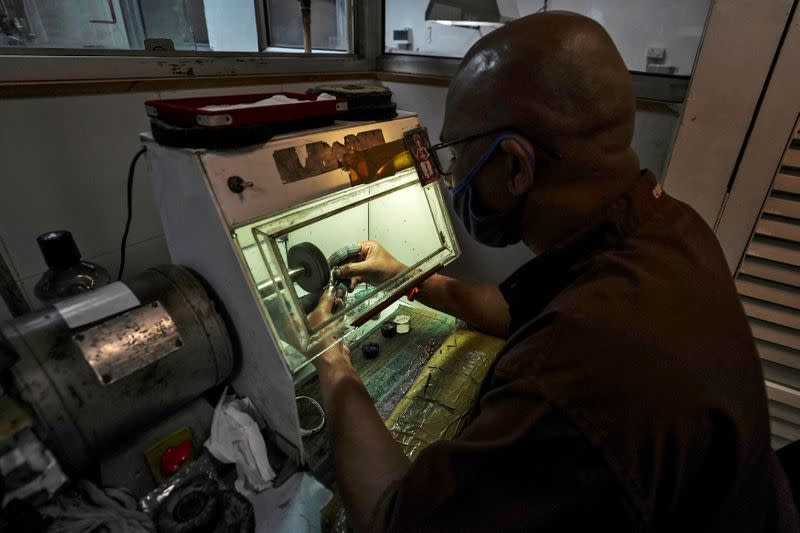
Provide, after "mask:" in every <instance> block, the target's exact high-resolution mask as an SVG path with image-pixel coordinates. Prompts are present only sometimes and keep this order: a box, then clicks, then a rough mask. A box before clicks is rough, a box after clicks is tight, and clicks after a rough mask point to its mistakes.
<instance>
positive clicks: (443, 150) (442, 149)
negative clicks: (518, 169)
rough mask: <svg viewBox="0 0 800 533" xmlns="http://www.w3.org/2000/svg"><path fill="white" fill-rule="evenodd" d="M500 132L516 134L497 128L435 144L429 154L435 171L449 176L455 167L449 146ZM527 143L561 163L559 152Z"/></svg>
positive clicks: (562, 158)
mask: <svg viewBox="0 0 800 533" xmlns="http://www.w3.org/2000/svg"><path fill="white" fill-rule="evenodd" d="M502 132H512V133H516V132H515V131H514V130H513V129H511V128H499V129H496V130H491V131H487V132H485V133H476V134H474V135H467V136H466V137H461V138H460V139H455V140H453V141H448V142H443V143H439V144H435V145H433V146H431V149H430V153H431V155H432V156H433V157H432V159H433V163H434V164H435V165H436V169H437V170H438V171H439V174H441V175H442V176H450V175H451V174H452V173H453V167H454V166H455V162H456V154H455V152H453V150H448V149H449V148H450V147H451V146H454V145H456V144H461V143H465V142H467V141H472V140H475V139H480V138H481V137H486V136H489V135H496V134H498V133H502ZM525 138H526V139H527V140H528V142H530V143H531V144H532V145H533V146H534V147H535V148H538V149H539V150H541V151H542V152H543V153H544V154H545V155H547V156H548V157H551V158H552V159H555V160H557V161H563V160H564V156H563V154H561V152H558V151H556V150H553V149H552V148H548V147H547V146H545V145H543V144H542V143H540V142H538V141H534V140H532V139H528V138H527V137H525ZM443 161H447V165H446V166H445V165H443V164H442V162H443Z"/></svg>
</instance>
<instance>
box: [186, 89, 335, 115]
mask: <svg viewBox="0 0 800 533" xmlns="http://www.w3.org/2000/svg"><path fill="white" fill-rule="evenodd" d="M326 100H336V97H335V96H332V95H330V94H328V93H322V94H320V95H319V96H317V102H323V101H326ZM312 101H313V100H299V99H297V98H292V97H291V96H286V95H285V94H276V95H275V96H270V97H269V98H265V99H264V100H259V101H257V102H250V103H249V104H233V105H207V106H205V107H201V108H200V111H233V110H235V109H249V108H251V107H268V106H271V105H285V104H307V103H309V102H312Z"/></svg>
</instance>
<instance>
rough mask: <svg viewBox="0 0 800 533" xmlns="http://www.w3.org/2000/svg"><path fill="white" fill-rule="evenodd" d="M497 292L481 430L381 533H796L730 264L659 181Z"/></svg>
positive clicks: (441, 456) (428, 475) (390, 504)
mask: <svg viewBox="0 0 800 533" xmlns="http://www.w3.org/2000/svg"><path fill="white" fill-rule="evenodd" d="M501 290H502V291H503V294H504V296H505V298H506V300H507V301H508V304H509V307H510V310H511V317H512V319H511V328H510V331H511V333H512V335H511V337H510V339H509V340H508V343H507V345H506V346H505V348H504V349H503V351H502V352H501V353H500V355H499V356H498V359H497V361H496V363H495V366H494V368H493V370H492V371H491V372H490V374H489V376H488V377H487V379H486V381H485V382H484V385H483V389H482V393H481V396H480V398H479V404H478V405H476V408H475V411H474V416H473V419H472V421H471V423H470V424H469V425H467V427H466V428H465V429H464V431H463V432H462V434H461V435H460V436H459V437H458V438H456V439H454V440H452V441H448V442H445V441H442V442H437V443H435V444H433V445H431V446H429V447H428V448H427V449H425V450H424V451H423V452H422V453H421V454H420V456H419V457H418V458H417V460H416V461H415V462H414V463H413V464H412V466H411V469H410V470H409V471H408V473H407V474H406V476H405V477H404V478H403V479H401V480H399V481H397V482H395V483H394V484H393V485H391V486H390V487H389V488H388V489H387V491H386V492H385V494H384V495H383V496H382V498H381V501H380V504H379V506H378V508H377V509H376V511H375V515H374V519H373V526H374V529H375V530H393V531H421V530H456V531H468V530H479V531H485V530H498V531H506V530H525V531H537V532H540V531H573V530H579V529H585V530H589V528H591V530H593V531H594V530H601V531H694V530H699V531H726V532H731V531H747V532H759V531H797V530H798V526H797V515H796V511H795V510H794V506H793V504H792V503H791V496H790V493H789V492H788V488H787V484H786V479H785V476H784V474H783V472H782V470H781V469H780V467H779V466H778V465H777V463H776V461H775V456H774V453H773V452H772V450H771V449H770V445H769V424H768V415H767V402H766V396H765V390H764V383H763V377H762V374H761V369H760V365H759V361H758V356H757V353H756V350H755V346H754V343H753V339H752V336H751V334H750V330H749V327H748V325H747V322H746V319H745V316H744V313H743V311H742V307H741V304H740V303H739V299H738V296H737V294H736V291H735V289H734V285H733V282H732V279H731V274H730V271H729V270H728V268H727V265H726V262H725V259H724V257H723V254H722V251H721V249H720V247H719V244H718V243H717V240H716V238H715V237H714V235H713V233H712V232H711V230H710V229H709V228H708V226H707V225H706V224H705V223H704V222H703V221H702V219H700V217H699V216H698V215H697V214H696V213H695V212H694V211H693V210H692V209H691V208H690V207H688V206H687V205H685V204H683V203H681V202H679V201H677V200H675V199H673V198H670V197H669V196H668V195H666V194H664V193H663V192H662V191H661V189H660V187H658V186H657V185H656V181H655V179H654V177H653V175H652V174H650V173H649V172H643V173H642V178H641V179H640V180H638V181H637V183H636V184H635V185H634V186H633V187H632V189H631V190H630V191H629V192H628V193H626V194H624V195H622V196H621V197H620V198H618V199H617V200H616V201H615V202H613V203H612V204H610V205H609V206H608V207H607V208H606V209H605V210H604V212H603V214H602V216H600V217H599V218H598V220H597V221H596V223H595V224H592V225H591V227H589V228H587V230H586V231H585V232H582V233H581V234H580V235H578V236H577V237H576V238H574V239H572V240H571V241H570V242H568V243H565V244H564V245H563V246H561V247H559V248H558V249H556V250H553V251H551V252H548V253H546V254H542V255H540V256H539V257H537V258H535V259H534V260H533V261H531V262H530V263H528V264H527V265H525V266H523V267H522V268H521V269H520V270H519V271H517V272H516V273H515V274H514V275H513V276H512V277H511V278H509V280H507V281H506V282H504V283H503V285H501Z"/></svg>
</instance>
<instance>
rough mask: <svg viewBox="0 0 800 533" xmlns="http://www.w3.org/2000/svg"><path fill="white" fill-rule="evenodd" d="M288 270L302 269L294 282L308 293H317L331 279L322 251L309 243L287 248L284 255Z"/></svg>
mask: <svg viewBox="0 0 800 533" xmlns="http://www.w3.org/2000/svg"><path fill="white" fill-rule="evenodd" d="M286 258H287V263H288V265H289V269H290V270H293V269H295V268H298V267H301V268H302V269H303V272H302V274H300V275H299V276H298V277H297V278H296V279H295V282H296V283H297V284H298V285H300V287H301V288H302V289H303V290H304V291H306V292H310V293H319V292H321V291H322V289H323V288H324V287H325V285H327V284H328V282H329V281H330V279H331V271H330V267H329V266H328V260H327V259H325V255H324V254H323V253H322V251H321V250H320V249H319V248H317V247H316V246H314V245H313V244H311V243H310V242H301V243H300V244H296V245H294V246H292V247H291V248H289V252H288V253H287V254H286Z"/></svg>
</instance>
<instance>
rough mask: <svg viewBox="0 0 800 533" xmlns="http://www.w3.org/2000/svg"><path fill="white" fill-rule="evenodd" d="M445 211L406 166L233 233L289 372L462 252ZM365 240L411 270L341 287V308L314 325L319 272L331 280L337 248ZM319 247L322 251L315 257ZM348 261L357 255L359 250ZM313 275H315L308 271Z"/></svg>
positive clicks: (357, 331)
mask: <svg viewBox="0 0 800 533" xmlns="http://www.w3.org/2000/svg"><path fill="white" fill-rule="evenodd" d="M444 212H445V205H444V199H443V198H442V194H441V191H440V189H439V187H438V186H437V185H435V184H434V185H431V186H428V187H424V188H423V187H422V186H421V185H420V183H419V180H418V179H417V175H416V173H415V172H414V171H413V169H408V170H406V171H403V172H401V173H400V174H398V175H396V176H394V177H391V178H386V179H383V180H380V181H377V182H374V183H370V184H366V185H359V186H357V187H353V188H351V189H349V190H346V191H343V192H339V193H335V194H333V195H330V196H328V197H326V198H323V199H320V200H315V201H313V202H309V203H307V204H304V205H302V206H299V207H297V208H295V209H292V210H290V211H288V212H284V213H282V214H279V215H277V216H273V217H270V218H267V219H265V220H262V221H258V222H255V223H253V224H249V225H247V226H244V227H241V228H238V229H237V230H236V231H235V236H236V239H237V241H238V243H239V246H240V247H241V252H242V254H243V256H244V258H245V261H246V263H247V265H248V267H249V269H250V273H251V276H252V279H253V282H254V284H255V286H256V287H257V288H258V290H259V292H260V296H261V298H262V302H263V304H264V310H265V314H266V315H267V317H268V319H269V321H270V323H271V327H272V328H273V331H274V333H275V336H276V338H279V339H280V344H281V350H282V351H283V353H284V357H285V359H286V361H287V365H288V366H289V369H290V371H292V372H296V371H298V370H299V369H300V368H301V367H302V366H304V365H305V363H307V362H308V361H309V360H310V359H312V358H313V357H314V356H316V355H318V354H319V353H320V350H321V348H320V346H318V345H317V344H318V341H319V340H320V339H321V338H323V337H326V338H327V337H328V336H333V337H334V338H339V339H340V338H345V337H346V338H347V339H348V342H350V341H354V340H355V339H357V338H359V337H360V336H361V334H362V333H363V332H364V327H367V326H364V324H365V323H367V322H368V318H369V317H370V316H371V315H373V314H374V313H375V312H376V311H379V310H380V309H381V308H382V307H381V306H382V305H383V304H388V303H391V301H394V300H396V299H397V298H399V297H401V296H402V295H403V294H405V293H406V292H407V291H408V290H409V289H410V288H411V287H412V286H413V285H415V283H416V282H417V281H418V280H419V279H421V277H423V276H425V275H426V274H427V273H429V272H432V271H434V270H436V269H438V268H439V267H441V266H443V265H445V264H446V263H449V262H450V261H452V260H453V259H455V258H456V257H457V256H458V253H459V251H458V246H457V244H456V242H455V237H454V234H453V230H452V227H451V226H450V222H449V220H448V219H447V217H445V215H444ZM365 240H375V241H378V242H380V243H381V244H382V245H383V246H384V247H385V248H386V249H387V250H388V251H389V253H391V254H392V255H394V256H395V257H396V258H397V259H398V260H399V261H401V262H402V263H403V264H405V265H407V267H408V268H407V270H406V271H405V272H402V273H401V274H399V275H398V276H396V277H395V278H393V279H390V280H388V281H386V282H385V283H383V284H381V285H380V286H377V287H372V286H368V285H366V284H363V283H362V284H359V285H357V286H356V287H354V290H353V291H352V292H349V293H348V292H346V290H345V289H344V287H340V289H341V291H342V299H343V303H344V306H343V307H342V308H341V309H338V310H337V312H336V313H335V314H334V316H333V318H332V319H331V320H330V321H328V322H327V323H324V324H321V325H320V326H319V327H311V326H310V325H309V324H308V322H307V320H306V315H307V313H308V312H309V311H310V310H311V309H313V307H314V306H315V305H316V301H317V300H318V298H319V293H320V292H321V291H322V290H325V289H326V288H327V287H328V282H326V283H324V284H322V285H320V284H319V283H318V281H319V277H317V275H318V274H319V273H320V272H322V271H324V280H328V279H330V269H331V268H332V266H333V265H332V264H331V263H332V261H331V259H332V258H333V256H334V254H336V253H337V252H338V253H339V255H340V256H342V255H344V252H343V250H345V249H346V248H348V247H350V248H351V251H353V250H354V245H356V244H357V243H358V242H360V241H365ZM300 249H302V253H301V252H299V251H298V250H300ZM355 249H357V248H355ZM309 250H311V251H309ZM314 250H319V252H316V254H317V255H315V252H314ZM298 257H300V258H301V259H300V260H299V261H298V260H297V258H298ZM315 258H316V259H315ZM349 259H350V260H357V252H356V255H351V256H349ZM298 265H299V266H298ZM309 273H313V276H311V277H313V280H312V281H309V277H304V276H307V275H308V274H309ZM301 278H303V279H301Z"/></svg>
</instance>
